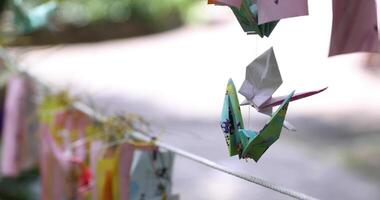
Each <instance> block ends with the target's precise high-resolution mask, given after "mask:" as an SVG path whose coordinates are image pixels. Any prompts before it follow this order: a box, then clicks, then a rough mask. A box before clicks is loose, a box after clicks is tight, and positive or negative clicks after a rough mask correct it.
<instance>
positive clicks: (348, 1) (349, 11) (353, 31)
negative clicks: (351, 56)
mask: <svg viewBox="0 0 380 200" xmlns="http://www.w3.org/2000/svg"><path fill="white" fill-rule="evenodd" d="M378 35H379V33H378V28H377V11H376V1H375V0H366V1H357V0H333V23H332V31H331V41H330V53H329V56H335V55H339V54H346V53H353V52H378V50H379V38H378Z"/></svg>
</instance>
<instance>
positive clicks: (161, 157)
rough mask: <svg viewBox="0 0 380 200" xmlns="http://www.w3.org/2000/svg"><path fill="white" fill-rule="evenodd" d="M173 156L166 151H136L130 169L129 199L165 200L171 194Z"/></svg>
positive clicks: (171, 196) (170, 197)
mask: <svg viewBox="0 0 380 200" xmlns="http://www.w3.org/2000/svg"><path fill="white" fill-rule="evenodd" d="M173 161H174V154H173V153H171V152H167V151H159V150H154V151H136V152H135V154H134V157H133V163H132V168H131V182H130V191H131V195H130V196H131V199H132V200H139V199H155V200H165V199H172V198H174V197H173V195H172V193H171V187H172V178H171V177H172V170H173Z"/></svg>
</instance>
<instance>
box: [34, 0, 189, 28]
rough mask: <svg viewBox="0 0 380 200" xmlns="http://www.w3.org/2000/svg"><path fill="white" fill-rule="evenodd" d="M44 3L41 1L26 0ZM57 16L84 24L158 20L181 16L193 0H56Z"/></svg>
mask: <svg viewBox="0 0 380 200" xmlns="http://www.w3.org/2000/svg"><path fill="white" fill-rule="evenodd" d="M29 1H39V3H42V2H46V0H45V1H43V0H29ZM58 2H59V8H58V13H57V15H58V19H59V20H62V22H63V23H69V24H76V25H87V24H90V23H98V22H123V21H127V20H136V21H141V22H142V23H144V22H153V23H160V22H163V21H165V20H168V19H167V17H170V16H173V14H175V15H176V16H177V17H184V16H185V15H186V12H187V10H188V9H189V7H190V6H191V5H192V4H193V3H194V2H196V1H194V0H60V1H58Z"/></svg>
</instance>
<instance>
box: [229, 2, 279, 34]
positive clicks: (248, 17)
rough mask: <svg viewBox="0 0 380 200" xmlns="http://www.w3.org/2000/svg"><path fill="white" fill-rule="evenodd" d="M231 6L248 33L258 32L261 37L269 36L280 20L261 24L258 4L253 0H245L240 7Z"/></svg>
mask: <svg viewBox="0 0 380 200" xmlns="http://www.w3.org/2000/svg"><path fill="white" fill-rule="evenodd" d="M230 8H231V9H232V11H233V13H234V14H235V16H236V19H237V20H238V21H239V23H240V26H241V27H242V28H243V30H244V32H246V33H247V34H258V35H259V36H260V37H264V36H266V37H269V35H270V34H271V33H272V31H273V29H274V27H276V25H277V23H278V21H273V22H268V23H264V24H260V25H259V24H258V13H257V6H256V3H254V2H252V0H243V1H242V2H241V5H240V8H239V9H238V8H236V7H233V6H231V7H230Z"/></svg>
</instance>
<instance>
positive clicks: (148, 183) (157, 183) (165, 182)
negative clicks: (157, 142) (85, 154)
mask: <svg viewBox="0 0 380 200" xmlns="http://www.w3.org/2000/svg"><path fill="white" fill-rule="evenodd" d="M98 144H100V143H98ZM99 147H100V146H99ZM95 149H97V150H95ZM94 150H95V151H94V153H96V154H97V155H99V152H100V149H99V148H95V147H94ZM173 158H174V155H173V154H172V153H169V152H164V151H161V150H158V149H157V148H156V147H154V146H152V144H145V145H136V144H134V143H128V142H127V143H124V144H122V145H119V146H114V147H110V148H108V149H106V150H105V152H104V153H103V155H101V156H100V157H98V158H95V159H96V160H97V161H96V167H95V169H96V176H95V179H96V187H95V188H94V192H95V194H96V195H94V196H93V200H112V199H114V200H140V199H157V200H165V199H172V197H175V195H172V194H171V184H172V183H171V174H172V166H173Z"/></svg>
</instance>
